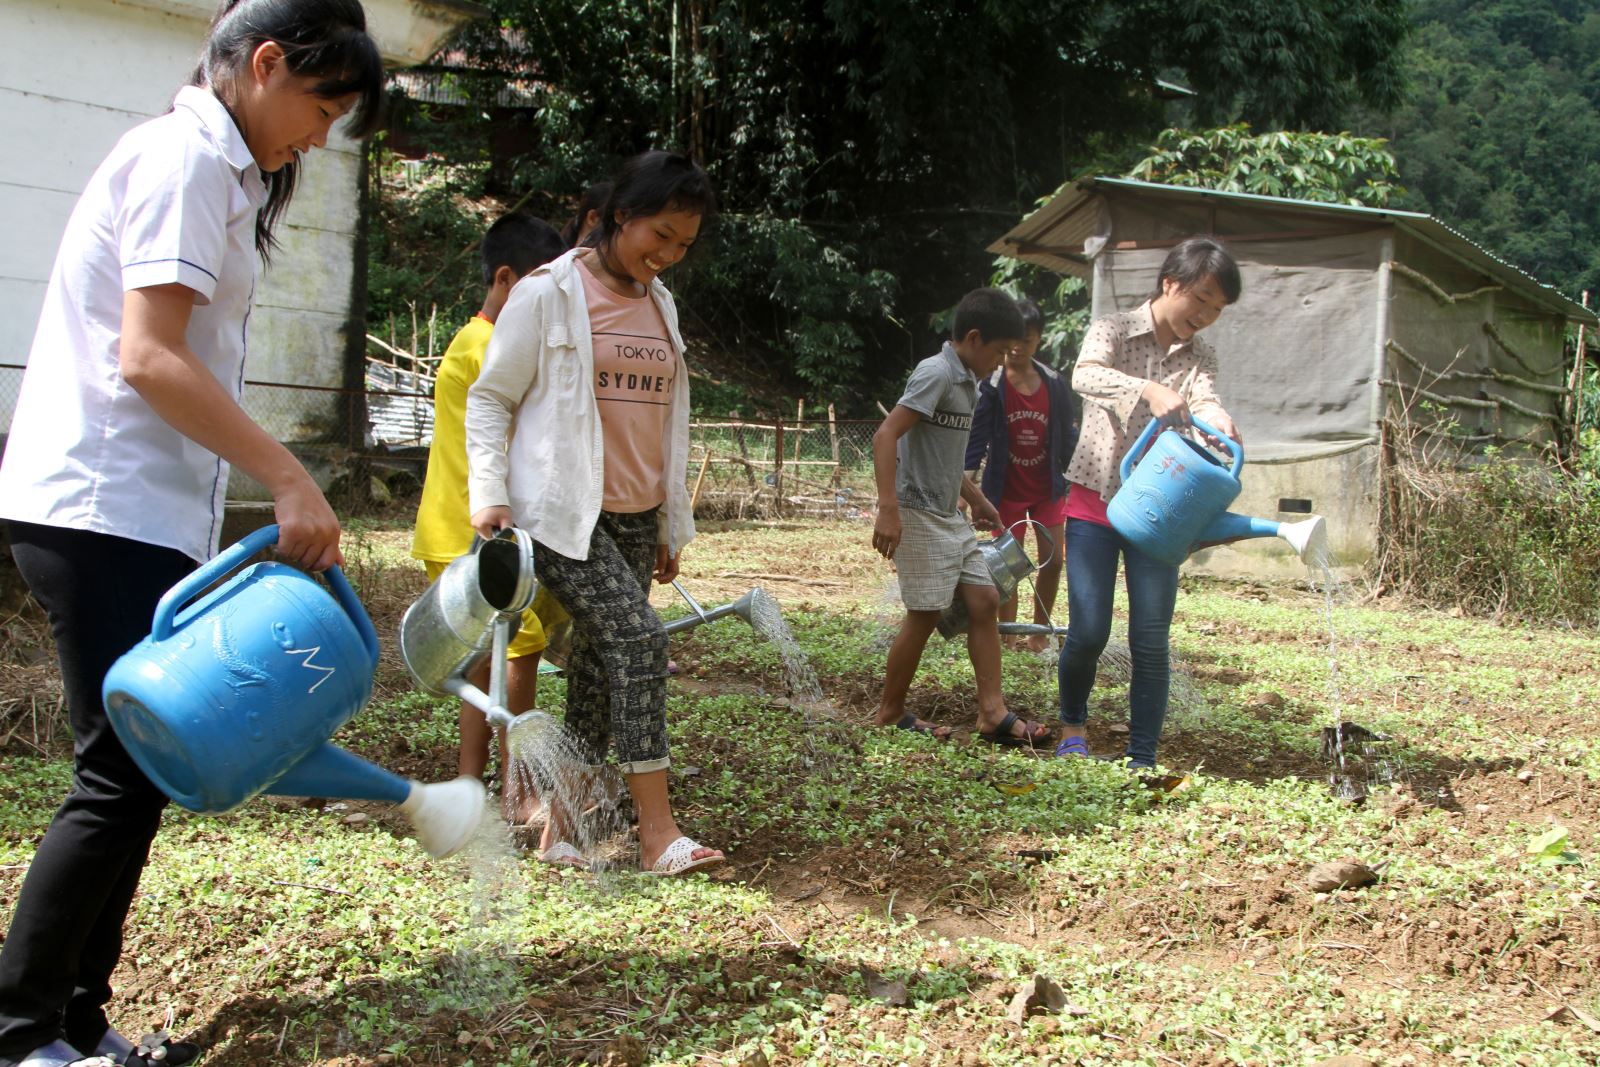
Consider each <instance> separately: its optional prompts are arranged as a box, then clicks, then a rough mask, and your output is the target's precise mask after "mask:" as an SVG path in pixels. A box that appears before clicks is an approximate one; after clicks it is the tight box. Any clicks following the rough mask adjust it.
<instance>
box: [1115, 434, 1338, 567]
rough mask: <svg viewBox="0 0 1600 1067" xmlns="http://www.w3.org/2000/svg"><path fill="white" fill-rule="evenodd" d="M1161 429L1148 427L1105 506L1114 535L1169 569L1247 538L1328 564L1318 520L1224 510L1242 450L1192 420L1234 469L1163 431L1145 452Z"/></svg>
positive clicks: (1130, 452)
mask: <svg viewBox="0 0 1600 1067" xmlns="http://www.w3.org/2000/svg"><path fill="white" fill-rule="evenodd" d="M1161 425H1162V423H1161V421H1160V420H1159V419H1151V420H1150V422H1149V424H1148V425H1146V426H1145V428H1144V432H1143V433H1141V434H1140V435H1139V439H1138V440H1136V441H1135V442H1134V443H1133V447H1132V448H1130V449H1128V452H1127V454H1126V455H1124V456H1123V457H1122V469H1121V473H1122V485H1121V487H1120V488H1119V489H1118V490H1117V492H1116V495H1115V496H1113V497H1112V498H1111V503H1109V504H1107V505H1106V518H1107V519H1109V520H1110V522H1111V526H1112V528H1113V529H1114V530H1116V531H1117V533H1119V534H1121V535H1122V536H1123V537H1124V538H1126V539H1127V540H1128V541H1129V542H1130V543H1132V545H1133V546H1134V547H1135V548H1137V549H1139V550H1140V551H1141V552H1143V553H1144V554H1145V555H1147V556H1149V557H1151V558H1152V559H1155V560H1159V561H1160V562H1162V563H1167V564H1170V565H1173V566H1176V565H1177V564H1179V563H1182V562H1183V561H1184V559H1185V558H1187V557H1188V555H1189V553H1190V552H1191V551H1193V550H1194V548H1195V547H1196V546H1197V545H1203V544H1212V543H1219V542H1223V541H1237V540H1241V539H1244V538H1249V537H1281V538H1283V539H1284V540H1286V541H1288V542H1289V544H1290V545H1291V546H1293V547H1294V550H1295V552H1296V553H1297V554H1298V555H1299V556H1300V558H1301V559H1303V560H1305V561H1306V562H1307V563H1312V564H1313V565H1322V564H1325V563H1326V557H1327V539H1326V533H1325V523H1324V522H1323V519H1322V517H1321V516H1312V517H1311V518H1309V519H1306V520H1304V521H1302V522H1295V523H1279V522H1274V521H1273V520H1271V519H1256V518H1251V517H1250V516H1248V515H1235V514H1234V513H1233V512H1231V511H1228V510H1227V508H1228V505H1229V504H1231V503H1233V500H1234V498H1235V497H1237V496H1238V495H1239V489H1240V484H1239V470H1240V468H1242V467H1243V466H1244V448H1243V447H1242V446H1241V445H1240V444H1239V443H1238V442H1237V441H1235V440H1233V439H1232V438H1230V437H1228V436H1227V435H1226V434H1224V433H1222V432H1221V431H1220V430H1218V429H1216V428H1215V427H1213V426H1210V425H1207V424H1206V423H1204V422H1202V421H1201V420H1199V419H1195V420H1194V425H1195V427H1196V428H1197V429H1199V430H1201V431H1202V432H1204V433H1207V434H1210V435H1211V436H1212V437H1214V438H1217V439H1218V440H1220V441H1221V442H1222V443H1223V445H1224V446H1225V447H1226V448H1227V450H1228V452H1229V453H1230V454H1231V456H1232V461H1231V465H1224V464H1223V463H1222V461H1221V460H1219V459H1218V458H1217V457H1216V456H1214V455H1212V454H1211V452H1210V451H1209V450H1207V449H1205V448H1202V447H1201V446H1200V445H1197V444H1195V443H1194V442H1193V441H1191V440H1189V439H1188V438H1187V437H1184V436H1183V435H1182V434H1180V433H1178V432H1177V431H1175V430H1170V429H1169V430H1161V434H1160V436H1158V437H1156V439H1155V443H1154V444H1153V445H1151V446H1150V450H1149V451H1148V452H1145V451H1144V448H1145V445H1146V444H1148V443H1149V441H1150V438H1151V436H1152V435H1154V434H1155V433H1156V431H1157V430H1160V429H1161Z"/></svg>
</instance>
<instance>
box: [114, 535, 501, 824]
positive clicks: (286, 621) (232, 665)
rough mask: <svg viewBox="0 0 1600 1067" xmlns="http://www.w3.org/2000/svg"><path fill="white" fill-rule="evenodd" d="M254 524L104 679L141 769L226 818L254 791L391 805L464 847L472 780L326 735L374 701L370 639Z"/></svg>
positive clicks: (354, 605)
mask: <svg viewBox="0 0 1600 1067" xmlns="http://www.w3.org/2000/svg"><path fill="white" fill-rule="evenodd" d="M277 540H278V528H277V527H276V526H266V527H263V528H262V529H260V530H257V531H255V532H254V533H252V534H250V535H249V536H248V537H246V538H245V539H244V540H242V541H240V542H239V543H238V544H236V545H234V546H232V547H231V548H229V549H227V550H226V551H224V552H222V553H220V554H219V555H217V556H216V557H215V558H213V559H212V560H210V561H209V562H208V563H206V564H205V565H203V566H201V567H200V568H199V569H198V570H196V571H194V573H192V574H190V575H189V576H188V577H186V578H184V579H183V580H182V581H180V582H179V583H178V584H177V585H175V586H173V587H172V588H171V589H170V590H168V591H167V593H166V595H165V596H163V597H162V598H161V601H160V602H159V603H158V604H157V605H156V612H155V618H154V621H153V623H152V625H151V629H150V636H148V637H146V638H145V639H144V640H143V641H141V642H139V644H137V645H135V646H134V647H133V648H132V649H130V650H129V651H128V652H127V653H126V654H124V655H123V656H122V658H121V659H119V660H117V662H116V663H115V664H113V665H112V667H111V670H110V671H108V672H107V673H106V679H105V685H104V688H103V693H104V697H105V705H106V713H107V715H108V716H109V717H110V719H111V725H112V727H113V728H114V729H115V730H116V731H117V736H118V737H119V738H120V739H121V740H122V744H123V747H125V748H126V749H127V750H128V753H129V755H131V756H132V757H133V760H134V762H135V763H137V764H138V765H139V769H140V770H142V771H144V773H145V774H146V776H148V777H149V778H150V780H151V781H152V782H154V783H155V784H156V785H157V786H158V787H159V788H160V789H161V791H162V792H164V793H166V794H167V795H168V796H169V797H171V798H172V799H173V800H174V801H176V802H177V803H178V804H180V805H182V806H183V807H185V808H188V809H189V810H190V811H198V812H225V811H231V810H232V809H233V808H236V807H238V806H239V805H240V804H243V803H244V802H245V801H247V800H249V799H250V798H251V797H254V796H256V795H257V794H259V793H270V794H274V795H278V796H317V797H339V798H345V799H352V800H377V801H384V802H387V803H390V804H398V805H400V806H401V810H402V811H404V812H405V813H406V814H407V815H408V816H410V818H411V820H412V822H413V824H414V825H415V826H416V829H417V832H418V837H419V838H420V839H421V841H422V843H423V845H424V847H426V848H427V849H428V851H430V852H432V853H434V854H435V855H447V854H449V853H450V852H453V851H455V849H456V848H459V847H460V845H461V844H464V843H465V841H466V838H467V836H469V835H470V832H471V829H472V828H473V827H474V826H476V823H477V820H478V816H479V814H480V813H481V811H482V808H483V785H482V783H481V782H478V781H477V780H476V779H466V778H461V779H457V780H456V781H454V782H447V783H444V784H441V785H427V786H425V785H422V784H420V783H417V782H413V781H408V780H407V779H405V778H401V777H400V776H398V775H395V774H391V773H390V772H388V771H386V770H384V769H382V768H381V767H377V766H375V765H373V764H371V763H368V762H367V761H366V760H364V759H361V758H360V757H358V756H354V755H351V754H350V753H349V752H346V751H345V750H344V749H341V748H338V747H337V746H335V745H331V744H329V743H328V738H330V737H331V736H333V733H334V731H336V730H338V729H339V727H341V726H343V725H344V724H345V723H346V722H347V721H349V719H350V718H351V716H353V715H355V713H356V712H358V711H360V710H361V708H362V707H364V706H365V705H366V703H367V700H368V699H369V698H370V697H371V696H372V684H373V673H374V671H375V669H376V668H377V665H378V634H377V631H376V630H374V629H373V626H372V621H371V620H370V619H369V618H368V617H367V613H366V611H365V609H363V608H362V606H361V602H360V601H359V600H357V599H356V595H355V591H354V590H353V589H351V588H350V583H349V582H348V581H347V580H346V579H345V577H344V574H343V573H342V572H341V571H340V570H339V568H338V567H330V568H329V569H328V571H327V581H328V586H329V588H330V589H332V591H333V595H332V596H329V595H328V593H327V592H325V591H324V590H323V589H322V587H321V586H320V585H318V584H317V582H316V580H315V579H313V578H311V577H310V576H308V575H306V574H304V573H303V572H301V571H298V570H296V569H295V568H293V567H289V566H286V565H284V564H281V563H257V564H254V565H252V566H250V567H248V568H246V569H245V570H243V571H240V572H239V573H238V574H235V575H233V577H231V578H229V579H228V580H227V581H226V582H223V583H222V584H221V585H218V586H217V587H216V588H214V589H211V590H210V591H209V592H207V591H206V590H207V589H208V587H210V586H211V585H213V583H216V582H217V581H219V580H220V579H221V578H223V577H224V576H225V575H227V574H228V573H229V572H230V571H232V570H233V569H234V568H235V567H238V566H239V565H240V564H242V563H244V562H245V561H246V560H248V559H249V558H250V557H252V556H254V555H255V554H256V553H258V552H260V551H261V550H262V549H264V548H267V547H269V546H271V545H273V544H276V543H277Z"/></svg>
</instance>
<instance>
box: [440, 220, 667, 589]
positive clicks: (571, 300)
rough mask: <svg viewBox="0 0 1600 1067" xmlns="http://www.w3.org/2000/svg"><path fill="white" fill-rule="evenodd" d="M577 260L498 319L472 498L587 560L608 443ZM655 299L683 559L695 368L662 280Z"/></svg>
mask: <svg viewBox="0 0 1600 1067" xmlns="http://www.w3.org/2000/svg"><path fill="white" fill-rule="evenodd" d="M576 256H577V250H574V251H572V252H568V253H567V254H566V255H564V256H561V257H560V258H559V259H555V260H552V261H551V262H549V263H547V264H545V265H544V266H542V267H540V268H539V269H538V270H536V271H534V272H533V273H532V274H530V275H528V276H527V277H526V278H524V279H522V281H520V282H518V283H517V285H516V288H514V289H512V290H511V296H510V298H509V299H508V300H507V301H506V306H505V307H504V308H503V309H502V310H501V312H500V317H499V318H498V319H497V320H496V321H495V327H494V334H493V335H492V336H491V337H490V339H489V349H488V351H487V352H486V353H485V354H484V359H483V370H482V372H481V373H480V374H479V375H478V380H477V381H476V382H474V383H473V385H472V387H471V389H469V390H468V391H467V465H468V471H469V475H468V496H469V497H470V503H471V506H472V513H473V514H477V513H478V512H479V511H481V510H483V509H484V508H487V507H493V506H495V505H507V506H509V507H510V508H511V516H512V521H513V522H515V523H516V524H517V525H518V526H519V527H521V528H522V529H524V530H526V531H528V533H529V534H531V535H532V536H533V539H534V540H535V541H538V542H539V543H540V544H542V545H544V546H545V547H546V548H550V549H552V550H554V551H556V552H559V553H560V554H561V555H563V556H566V557H568V558H569V559H588V558H589V535H590V533H591V532H592V531H593V530H594V526H595V523H596V522H598V521H599V518H600V504H601V501H602V500H603V499H604V485H605V446H604V437H603V435H602V432H601V427H600V408H599V405H598V404H597V403H596V401H595V394H594V342H593V339H592V337H591V335H590V332H589V305H588V301H587V300H586V299H585V297H584V293H583V279H582V278H581V277H579V275H578V271H580V270H583V269H584V268H583V267H582V266H580V265H579V264H578V262H577V259H576ZM650 298H651V299H652V300H654V301H655V303H656V307H657V308H658V309H660V311H661V318H662V320H663V321H664V322H665V323H666V325H667V334H668V336H669V337H670V338H671V340H672V347H673V352H674V354H675V356H676V358H677V372H676V373H675V374H674V375H673V378H672V396H671V398H670V399H669V400H668V406H667V424H666V430H665V434H664V439H663V441H662V450H661V452H662V455H663V456H664V457H665V464H666V469H665V470H664V471H663V472H662V477H663V479H664V480H665V482H666V490H667V498H666V503H665V504H664V505H663V506H662V508H661V511H660V513H659V517H658V522H659V531H660V532H659V535H658V540H659V542H660V543H661V544H664V545H666V546H667V551H668V552H670V553H671V554H672V555H674V556H676V555H677V554H678V553H679V551H681V550H682V548H683V546H684V545H686V544H688V543H689V541H690V539H692V538H693V537H694V516H693V515H692V514H691V512H690V508H689V491H688V487H687V486H686V484H685V481H686V475H687V467H688V462H689V370H688V367H687V366H686V365H685V363H684V359H683V335H682V334H680V333H679V332H678V309H677V308H676V307H675V306H674V305H673V303H672V294H670V293H668V292H667V288H666V286H664V285H662V284H661V281H660V280H659V279H657V280H655V281H652V282H651V283H650Z"/></svg>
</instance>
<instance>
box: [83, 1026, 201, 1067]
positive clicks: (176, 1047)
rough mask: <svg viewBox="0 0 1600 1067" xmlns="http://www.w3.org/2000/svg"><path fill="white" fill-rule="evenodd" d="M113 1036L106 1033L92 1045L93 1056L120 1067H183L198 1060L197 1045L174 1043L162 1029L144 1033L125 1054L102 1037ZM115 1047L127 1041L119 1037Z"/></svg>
mask: <svg viewBox="0 0 1600 1067" xmlns="http://www.w3.org/2000/svg"><path fill="white" fill-rule="evenodd" d="M114 1033H116V1031H114V1030H107V1031H106V1037H102V1038H101V1039H100V1044H98V1045H96V1046H95V1053H96V1054H97V1055H101V1056H109V1057H111V1059H112V1060H113V1061H114V1062H116V1063H118V1064H120V1065H121V1067H184V1065H185V1064H189V1063H193V1062H194V1061H195V1060H197V1059H199V1058H200V1046H199V1045H197V1044H195V1043H194V1042H193V1041H174V1040H172V1034H171V1033H170V1032H168V1031H166V1030H157V1031H156V1032H155V1033H153V1034H145V1035H144V1036H143V1037H141V1038H140V1039H139V1040H138V1042H137V1043H136V1044H134V1046H133V1048H132V1049H130V1050H129V1051H127V1052H125V1053H124V1052H119V1051H117V1049H116V1048H115V1047H110V1048H108V1047H107V1042H106V1038H108V1037H110V1036H111V1035H112V1034H114ZM117 1037H118V1038H120V1040H119V1041H117V1042H116V1045H119V1046H120V1045H121V1044H122V1043H123V1042H125V1041H127V1038H123V1037H122V1035H120V1034H117Z"/></svg>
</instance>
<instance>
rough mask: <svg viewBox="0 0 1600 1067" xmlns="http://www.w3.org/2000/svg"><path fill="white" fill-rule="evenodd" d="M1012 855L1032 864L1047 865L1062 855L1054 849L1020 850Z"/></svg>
mask: <svg viewBox="0 0 1600 1067" xmlns="http://www.w3.org/2000/svg"><path fill="white" fill-rule="evenodd" d="M1012 855H1014V856H1016V857H1017V858H1018V859H1024V860H1028V861H1029V862H1032V863H1045V862H1048V861H1049V860H1053V859H1055V858H1056V857H1057V856H1059V855H1061V853H1060V852H1058V851H1056V850H1055V849H1053V848H1019V849H1017V851H1016V852H1014V853H1012Z"/></svg>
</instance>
